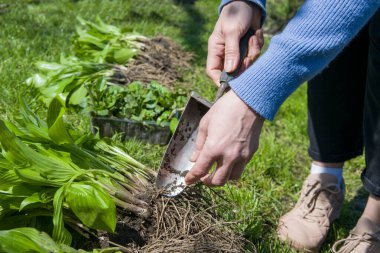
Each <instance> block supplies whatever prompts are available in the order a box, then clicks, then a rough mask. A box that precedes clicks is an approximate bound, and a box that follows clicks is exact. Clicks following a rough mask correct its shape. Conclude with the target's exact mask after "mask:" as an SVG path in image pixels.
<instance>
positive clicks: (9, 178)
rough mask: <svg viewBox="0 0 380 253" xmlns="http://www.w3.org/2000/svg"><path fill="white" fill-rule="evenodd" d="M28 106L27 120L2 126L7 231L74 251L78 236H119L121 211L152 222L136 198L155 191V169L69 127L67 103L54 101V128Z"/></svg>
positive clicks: (1, 217) (2, 216) (1, 216)
mask: <svg viewBox="0 0 380 253" xmlns="http://www.w3.org/2000/svg"><path fill="white" fill-rule="evenodd" d="M21 105H22V110H21V115H22V117H20V118H15V122H12V121H9V120H8V121H2V120H1V121H0V144H1V151H2V155H1V156H0V172H1V173H0V230H9V229H14V228H19V227H27V226H31V227H35V228H37V229H41V230H42V231H51V234H52V238H53V239H54V241H56V242H57V243H58V244H61V243H62V244H66V245H70V244H71V242H72V235H71V232H70V231H72V230H73V229H74V230H75V231H77V232H78V231H79V233H81V234H83V235H85V234H87V233H89V231H91V229H100V230H105V231H108V232H113V231H114V230H115V226H116V207H117V206H118V207H120V208H123V209H125V210H128V211H130V212H133V213H135V214H136V215H140V216H143V217H147V216H149V211H148V209H147V207H148V204H147V203H145V202H144V201H142V200H139V199H138V198H136V197H134V194H135V193H137V192H140V191H141V189H142V187H146V186H147V185H148V184H149V182H148V179H149V178H150V177H152V176H153V175H154V173H153V172H152V171H151V170H149V169H148V168H146V167H145V166H144V165H142V164H140V163H139V162H137V161H136V160H134V159H133V158H132V157H130V156H129V155H128V154H126V153H125V152H124V151H123V150H122V149H121V148H119V147H115V146H111V145H110V144H109V143H107V141H106V140H100V139H99V138H97V137H95V136H93V135H91V134H83V133H81V132H78V131H75V130H74V129H72V128H69V127H67V126H66V124H65V122H64V120H63V116H64V113H65V107H64V103H63V101H62V100H61V99H59V98H55V99H53V100H52V102H51V103H50V105H49V109H48V113H47V120H46V121H44V120H41V119H40V118H39V117H38V116H37V115H36V114H34V113H33V112H32V111H31V110H30V109H29V107H28V106H27V105H26V103H24V102H22V103H21ZM46 217H48V219H46ZM67 227H69V228H71V229H70V230H69V229H67ZM2 245H4V243H3V242H1V241H0V248H1V246H2Z"/></svg>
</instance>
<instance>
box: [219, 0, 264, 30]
mask: <svg viewBox="0 0 380 253" xmlns="http://www.w3.org/2000/svg"><path fill="white" fill-rule="evenodd" d="M234 3H239V4H238V5H237V6H236V7H235V6H234ZM242 4H243V5H246V6H242ZM223 7H225V8H223V9H221V11H223V10H224V11H230V12H232V13H236V10H239V8H240V9H242V8H244V9H247V8H249V9H250V13H251V28H252V29H254V30H257V29H260V28H261V20H262V9H261V8H260V6H258V5H257V4H256V3H255V2H253V1H249V0H232V1H229V2H228V3H226V4H225V5H224V6H223ZM235 8H236V9H235Z"/></svg>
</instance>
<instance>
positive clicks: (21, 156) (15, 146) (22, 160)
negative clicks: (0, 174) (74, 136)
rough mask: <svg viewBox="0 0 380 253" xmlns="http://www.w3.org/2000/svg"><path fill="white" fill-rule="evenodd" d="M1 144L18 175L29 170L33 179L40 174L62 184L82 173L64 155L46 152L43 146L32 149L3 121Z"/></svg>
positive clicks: (0, 133)
mask: <svg viewBox="0 0 380 253" xmlns="http://www.w3.org/2000/svg"><path fill="white" fill-rule="evenodd" d="M0 143H1V145H2V148H3V154H4V157H5V158H6V159H7V160H8V161H11V162H12V163H14V164H15V165H16V167H15V172H16V173H22V171H23V170H25V168H27V169H29V172H31V173H34V175H33V178H36V177H37V176H38V174H40V175H41V176H43V177H45V178H46V179H50V180H52V183H54V184H59V183H61V184H62V183H64V182H67V181H68V180H70V179H71V178H72V177H73V176H74V175H76V174H78V172H79V171H80V170H79V168H77V167H76V166H75V165H74V164H71V163H69V162H68V161H67V159H66V160H65V157H64V156H63V153H58V152H54V151H51V150H50V151H49V150H46V149H44V147H42V146H41V145H35V148H36V149H37V150H38V151H36V150H34V149H32V148H31V147H29V146H28V145H26V144H25V143H23V142H22V141H21V140H19V139H18V138H17V137H16V136H15V135H14V134H13V133H11V132H10V131H9V130H8V128H7V127H6V126H5V124H4V122H3V121H1V120H0ZM19 166H21V167H19ZM33 170H34V172H33ZM26 176H28V175H27V174H26Z"/></svg>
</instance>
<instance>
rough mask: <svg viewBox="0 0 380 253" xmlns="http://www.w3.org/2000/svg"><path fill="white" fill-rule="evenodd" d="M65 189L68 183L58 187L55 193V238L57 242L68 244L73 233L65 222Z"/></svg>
mask: <svg viewBox="0 0 380 253" xmlns="http://www.w3.org/2000/svg"><path fill="white" fill-rule="evenodd" d="M65 190H66V185H65V186H62V187H61V188H59V189H58V191H57V192H56V193H55V194H54V200H53V207H54V216H53V224H54V228H53V239H54V241H56V242H57V243H63V244H66V245H70V244H71V240H72V237H71V234H70V233H69V231H67V229H66V228H65V225H64V223H63V213H62V212H63V210H62V205H63V200H64V199H65Z"/></svg>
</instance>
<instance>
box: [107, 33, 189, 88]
mask: <svg viewBox="0 0 380 253" xmlns="http://www.w3.org/2000/svg"><path fill="white" fill-rule="evenodd" d="M142 43H143V44H144V46H143V47H142V48H141V52H139V53H138V55H137V56H136V58H135V59H133V60H131V61H130V62H129V63H128V64H127V65H126V66H117V67H115V68H116V74H115V76H114V79H118V80H121V83H123V84H125V85H128V84H129V83H131V82H133V81H140V82H142V83H144V84H148V83H150V82H151V81H157V82H158V83H160V84H162V85H164V86H166V87H167V88H169V89H172V88H173V86H174V85H175V84H176V83H178V82H181V81H183V75H184V72H185V71H186V70H187V69H189V68H190V66H191V65H190V61H191V60H192V55H191V54H190V53H188V52H186V51H184V50H183V49H181V47H180V46H179V45H178V44H176V43H175V42H173V41H172V40H171V39H169V38H166V37H155V38H152V39H148V40H144V41H142ZM119 82H120V81H119Z"/></svg>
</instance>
